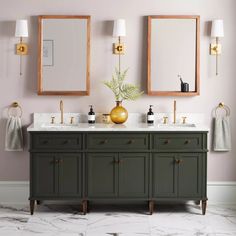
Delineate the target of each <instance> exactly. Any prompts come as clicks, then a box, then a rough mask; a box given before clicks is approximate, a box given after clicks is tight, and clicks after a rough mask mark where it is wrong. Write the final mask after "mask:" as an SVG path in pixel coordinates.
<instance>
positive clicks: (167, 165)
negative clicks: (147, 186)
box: [152, 153, 178, 198]
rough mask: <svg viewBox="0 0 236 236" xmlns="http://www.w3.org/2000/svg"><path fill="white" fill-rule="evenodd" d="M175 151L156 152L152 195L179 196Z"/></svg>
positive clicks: (153, 164)
mask: <svg viewBox="0 0 236 236" xmlns="http://www.w3.org/2000/svg"><path fill="white" fill-rule="evenodd" d="M175 159H176V154H175V153H164V154H162V153H155V154H153V157H152V181H153V184H152V192H153V193H152V196H153V197H154V198H158V197H177V191H178V189H177V168H176V164H175Z"/></svg>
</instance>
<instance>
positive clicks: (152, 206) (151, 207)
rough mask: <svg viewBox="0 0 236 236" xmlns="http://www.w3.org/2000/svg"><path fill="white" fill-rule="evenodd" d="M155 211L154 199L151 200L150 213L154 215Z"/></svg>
mask: <svg viewBox="0 0 236 236" xmlns="http://www.w3.org/2000/svg"><path fill="white" fill-rule="evenodd" d="M153 211H154V201H151V200H150V201H149V213H150V215H152V213H153Z"/></svg>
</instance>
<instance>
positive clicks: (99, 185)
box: [87, 153, 118, 198]
mask: <svg viewBox="0 0 236 236" xmlns="http://www.w3.org/2000/svg"><path fill="white" fill-rule="evenodd" d="M117 162H118V154H117V153H89V154H87V166H88V169H87V172H88V179H87V183H88V197H91V198H93V197H117V195H118V163H117Z"/></svg>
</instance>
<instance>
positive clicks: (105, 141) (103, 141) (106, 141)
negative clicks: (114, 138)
mask: <svg viewBox="0 0 236 236" xmlns="http://www.w3.org/2000/svg"><path fill="white" fill-rule="evenodd" d="M100 143H101V144H105V143H108V140H107V139H105V140H102V141H101V142H100Z"/></svg>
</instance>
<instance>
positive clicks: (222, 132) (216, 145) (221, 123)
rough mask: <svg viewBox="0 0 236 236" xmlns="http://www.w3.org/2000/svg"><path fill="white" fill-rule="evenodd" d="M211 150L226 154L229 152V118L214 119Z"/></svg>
mask: <svg viewBox="0 0 236 236" xmlns="http://www.w3.org/2000/svg"><path fill="white" fill-rule="evenodd" d="M213 150H214V151H216V152H227V151H230V150H231V132H230V121H229V116H225V117H216V118H215V122H214V142H213Z"/></svg>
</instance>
